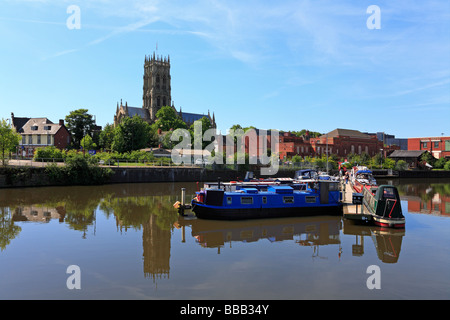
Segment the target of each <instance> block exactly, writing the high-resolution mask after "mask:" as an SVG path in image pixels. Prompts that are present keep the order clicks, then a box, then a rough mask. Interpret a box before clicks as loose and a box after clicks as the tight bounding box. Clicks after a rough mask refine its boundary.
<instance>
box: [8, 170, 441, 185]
mask: <svg viewBox="0 0 450 320" xmlns="http://www.w3.org/2000/svg"><path fill="white" fill-rule="evenodd" d="M28 168H29V169H27V170H24V171H20V170H17V168H16V169H13V170H11V171H6V172H5V171H2V172H0V188H24V187H40V186H54V185H67V184H65V183H64V182H63V183H54V182H52V181H51V180H50V179H49V177H48V175H47V174H46V173H45V168H31V169H30V167H28ZM111 169H112V170H113V175H112V176H111V178H110V180H109V181H108V182H107V184H109V183H149V182H207V181H217V180H218V179H219V178H220V180H221V181H230V180H242V179H244V177H245V171H235V170H208V169H205V168H198V167H148V168H143V167H113V168H111ZM14 170H15V171H14ZM254 172H255V175H256V176H259V174H258V173H259V170H255V171H254ZM294 173H295V171H294V170H279V171H278V172H277V174H275V175H273V176H270V177H294ZM385 174H387V172H386V173H384V172H383V171H381V170H380V172H375V170H374V175H375V177H389V178H401V179H403V178H429V179H434V178H444V179H450V171H400V172H398V173H396V175H394V176H386V175H385Z"/></svg>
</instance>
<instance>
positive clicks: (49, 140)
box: [47, 134, 52, 145]
mask: <svg viewBox="0 0 450 320" xmlns="http://www.w3.org/2000/svg"><path fill="white" fill-rule="evenodd" d="M47 144H49V145H50V144H52V136H51V135H49V134H48V135H47Z"/></svg>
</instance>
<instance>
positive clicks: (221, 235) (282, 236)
mask: <svg viewBox="0 0 450 320" xmlns="http://www.w3.org/2000/svg"><path fill="white" fill-rule="evenodd" d="M341 224H342V221H341V218H340V217H334V216H325V217H306V218H280V219H261V220H260V219H258V220H244V221H215V220H203V219H184V218H183V217H180V218H179V220H178V221H177V223H176V225H175V226H176V227H177V228H181V229H182V232H183V241H184V237H185V230H184V228H185V227H186V226H189V227H191V230H192V236H193V237H194V238H196V240H197V242H198V244H199V245H201V246H202V247H205V248H218V253H220V248H221V247H223V246H224V245H225V244H226V243H229V246H230V247H232V243H233V242H244V243H250V242H256V241H259V240H261V239H266V240H268V241H269V242H276V241H285V240H295V242H296V243H298V244H299V245H301V246H311V247H318V246H324V245H330V244H338V245H339V244H340V239H339V234H340V230H341Z"/></svg>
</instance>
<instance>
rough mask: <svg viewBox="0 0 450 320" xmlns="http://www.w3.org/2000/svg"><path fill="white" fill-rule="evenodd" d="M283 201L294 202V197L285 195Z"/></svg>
mask: <svg viewBox="0 0 450 320" xmlns="http://www.w3.org/2000/svg"><path fill="white" fill-rule="evenodd" d="M283 203H294V197H283Z"/></svg>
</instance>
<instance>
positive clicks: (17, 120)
mask: <svg viewBox="0 0 450 320" xmlns="http://www.w3.org/2000/svg"><path fill="white" fill-rule="evenodd" d="M30 119H31V118H26V117H14V116H12V121H13V126H14V128H16V131H17V132H19V133H22V132H23V130H22V128H23V126H24V124H25V123H27V122H28V120H30Z"/></svg>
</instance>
